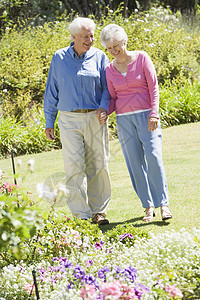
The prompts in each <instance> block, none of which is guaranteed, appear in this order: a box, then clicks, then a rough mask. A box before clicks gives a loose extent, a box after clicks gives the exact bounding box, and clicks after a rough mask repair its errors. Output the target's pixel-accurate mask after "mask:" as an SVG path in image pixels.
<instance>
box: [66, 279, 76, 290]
mask: <svg viewBox="0 0 200 300" xmlns="http://www.w3.org/2000/svg"><path fill="white" fill-rule="evenodd" d="M73 287H74V283H73V281H70V283H69V284H68V286H67V289H68V290H69V289H73Z"/></svg>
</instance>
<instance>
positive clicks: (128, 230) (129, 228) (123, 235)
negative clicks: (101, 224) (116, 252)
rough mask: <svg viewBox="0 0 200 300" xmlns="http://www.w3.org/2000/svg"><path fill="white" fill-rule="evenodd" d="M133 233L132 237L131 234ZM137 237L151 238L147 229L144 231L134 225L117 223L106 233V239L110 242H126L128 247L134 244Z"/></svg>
mask: <svg viewBox="0 0 200 300" xmlns="http://www.w3.org/2000/svg"><path fill="white" fill-rule="evenodd" d="M127 234H128V235H127ZM129 235H131V237H130V236H129ZM137 238H145V239H147V238H149V234H148V233H147V232H146V231H142V230H140V229H138V228H135V227H133V225H128V224H125V225H117V226H116V227H114V228H113V229H112V230H109V231H107V232H106V233H105V237H104V239H105V240H106V241H110V242H119V241H121V243H123V244H125V245H126V246H127V247H131V246H133V245H134V242H135V239H137Z"/></svg>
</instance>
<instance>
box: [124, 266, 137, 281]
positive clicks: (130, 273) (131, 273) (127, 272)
mask: <svg viewBox="0 0 200 300" xmlns="http://www.w3.org/2000/svg"><path fill="white" fill-rule="evenodd" d="M122 274H123V275H124V276H125V277H127V278H128V279H130V280H131V281H132V282H134V281H135V279H136V277H137V269H135V268H133V267H132V266H130V267H128V268H125V269H124V271H122Z"/></svg>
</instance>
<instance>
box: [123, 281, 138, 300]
mask: <svg viewBox="0 0 200 300" xmlns="http://www.w3.org/2000/svg"><path fill="white" fill-rule="evenodd" d="M121 287H122V290H123V295H122V297H121V299H123V300H133V299H135V290H134V289H133V288H132V287H130V286H128V285H127V284H122V286H121Z"/></svg>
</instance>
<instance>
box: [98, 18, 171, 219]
mask: <svg viewBox="0 0 200 300" xmlns="http://www.w3.org/2000/svg"><path fill="white" fill-rule="evenodd" d="M127 40H128V38H127V34H126V32H125V31H124V29H123V28H122V27H120V26H118V25H116V24H110V25H107V26H106V27H104V29H103V31H102V33H101V42H102V45H103V46H104V47H106V48H107V49H108V52H109V53H110V54H111V55H112V56H113V57H114V60H113V61H112V62H111V63H110V64H109V65H108V66H107V68H106V79H107V85H108V90H109V92H110V95H111V102H110V107H109V114H111V113H112V112H113V111H115V114H116V117H117V132H118V137H119V141H120V144H121V147H122V151H123V154H124V157H125V160H126V164H127V167H128V171H129V174H130V177H131V181H132V185H133V188H134V189H135V191H136V193H137V195H138V197H139V198H140V200H141V202H142V206H143V207H144V208H145V211H146V215H145V216H144V218H143V221H145V222H148V221H152V220H153V216H154V215H155V213H154V207H155V208H157V207H160V208H161V217H162V220H167V219H170V218H172V214H171V212H170V210H169V200H168V190H167V182H166V176H165V170H164V165H163V160H162V136H161V127H160V122H159V90H158V83H157V76H156V72H155V68H154V65H153V63H152V61H151V59H150V57H149V55H148V54H147V53H146V52H144V51H128V50H127V48H126V45H127Z"/></svg>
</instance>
